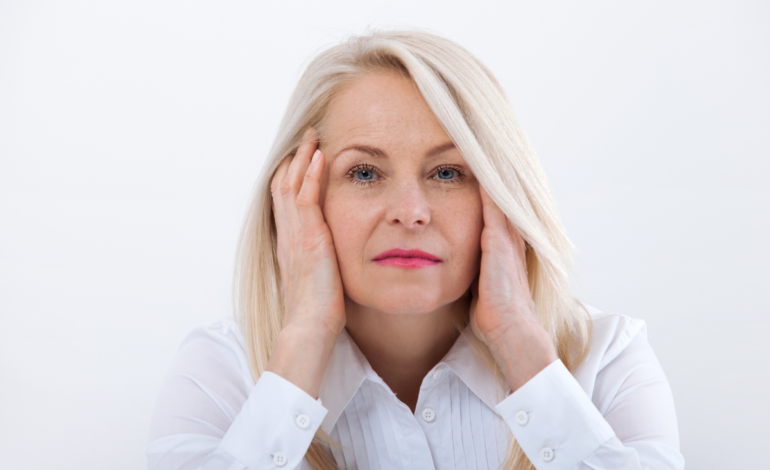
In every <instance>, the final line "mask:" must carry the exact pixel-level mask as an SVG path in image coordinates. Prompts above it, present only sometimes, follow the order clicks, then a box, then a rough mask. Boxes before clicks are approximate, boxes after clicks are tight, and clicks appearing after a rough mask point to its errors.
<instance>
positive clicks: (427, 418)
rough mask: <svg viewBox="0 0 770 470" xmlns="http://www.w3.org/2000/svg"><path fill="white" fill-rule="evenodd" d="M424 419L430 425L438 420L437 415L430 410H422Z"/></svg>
mask: <svg viewBox="0 0 770 470" xmlns="http://www.w3.org/2000/svg"><path fill="white" fill-rule="evenodd" d="M422 419H424V420H425V421H427V422H429V423H430V422H431V421H433V420H434V419H436V413H434V412H433V410H432V409H430V408H425V409H424V410H422Z"/></svg>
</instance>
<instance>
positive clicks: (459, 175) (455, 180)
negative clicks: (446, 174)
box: [345, 163, 465, 186]
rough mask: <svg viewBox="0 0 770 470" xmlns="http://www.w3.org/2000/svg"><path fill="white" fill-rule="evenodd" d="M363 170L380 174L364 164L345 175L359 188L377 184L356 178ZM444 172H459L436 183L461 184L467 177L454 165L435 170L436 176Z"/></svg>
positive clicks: (375, 169)
mask: <svg viewBox="0 0 770 470" xmlns="http://www.w3.org/2000/svg"><path fill="white" fill-rule="evenodd" d="M361 170H366V171H371V172H374V173H378V172H379V170H377V168H375V167H373V166H372V165H369V164H368V163H362V164H359V165H356V166H354V167H353V168H351V169H350V170H349V171H348V172H347V174H346V175H345V177H346V178H349V179H350V180H351V181H352V182H353V183H354V184H357V185H359V186H371V185H372V184H374V183H376V182H377V180H374V179H372V180H359V179H356V178H355V175H356V173H358V172H359V171H361ZM443 170H452V171H455V172H457V176H455V177H454V178H452V179H449V180H444V179H436V181H439V182H441V183H459V182H460V181H461V180H462V179H463V177H465V173H463V171H462V170H461V169H460V168H459V167H456V166H454V165H440V166H438V167H437V168H436V169H435V170H433V172H434V175H435V174H438V172H440V171H443Z"/></svg>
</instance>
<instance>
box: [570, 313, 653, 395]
mask: <svg viewBox="0 0 770 470" xmlns="http://www.w3.org/2000/svg"><path fill="white" fill-rule="evenodd" d="M583 305H584V306H585V307H586V312H585V314H586V315H587V316H590V323H591V327H592V333H591V349H590V351H589V353H588V355H587V356H586V358H585V360H584V361H583V362H581V363H580V364H579V365H578V366H577V367H575V368H574V370H573V371H572V375H573V376H574V377H575V378H576V379H577V381H578V382H579V383H580V385H581V387H582V388H583V389H584V390H585V391H586V392H587V393H588V395H589V396H590V395H591V394H592V392H593V391H594V386H595V383H596V380H597V377H598V376H602V375H606V373H607V372H612V376H615V375H617V374H616V372H617V371H615V369H617V368H618V367H619V366H621V367H623V368H626V367H628V366H629V364H628V363H627V361H621V360H619V358H623V357H625V356H628V355H629V353H630V352H632V351H635V350H638V348H639V347H640V346H642V347H643V348H646V349H648V350H650V349H649V344H648V343H647V324H646V323H645V321H644V320H642V319H640V318H634V317H631V316H629V315H624V314H621V313H612V312H605V311H602V310H599V309H598V308H596V307H593V306H590V305H587V304H583ZM650 352H651V350H650ZM650 359H654V358H650V357H647V356H645V357H643V358H640V360H645V361H647V360H650Z"/></svg>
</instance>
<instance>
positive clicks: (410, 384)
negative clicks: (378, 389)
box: [345, 296, 470, 412]
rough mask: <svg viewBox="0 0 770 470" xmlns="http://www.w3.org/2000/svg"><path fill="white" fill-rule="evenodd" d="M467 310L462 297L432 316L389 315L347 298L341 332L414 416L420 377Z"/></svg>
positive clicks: (452, 336)
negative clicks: (343, 330) (346, 335)
mask: <svg viewBox="0 0 770 470" xmlns="http://www.w3.org/2000/svg"><path fill="white" fill-rule="evenodd" d="M469 307H470V301H469V298H468V297H467V296H463V297H461V298H460V299H458V300H456V301H455V302H452V303H450V304H447V305H444V306H442V307H440V308H438V309H437V310H435V311H433V312H429V313H420V314H393V313H386V312H382V311H381V310H377V309H373V308H370V307H365V306H363V305H360V304H357V303H355V302H353V301H352V300H351V299H350V298H348V297H347V296H346V297H345V315H346V325H345V328H346V329H347V330H348V333H349V334H350V336H351V338H353V341H355V343H356V345H357V346H358V348H359V349H360V350H361V352H362V353H363V355H364V356H365V357H366V359H367V360H368V361H369V364H370V365H371V366H372V369H373V370H374V371H375V372H376V373H377V375H379V376H380V377H381V378H382V380H383V381H384V382H385V383H386V384H388V386H389V387H390V389H391V390H392V391H393V392H394V393H396V396H397V397H398V398H399V399H400V400H401V401H402V402H404V403H405V404H406V405H407V406H409V408H410V409H411V410H412V412H414V410H415V407H416V406H417V398H418V395H419V392H420V385H421V384H422V380H423V378H424V377H425V375H426V374H427V373H428V372H429V371H430V370H431V369H432V368H433V367H434V366H435V365H436V364H438V363H439V361H441V359H442V358H443V357H444V356H445V355H446V353H447V352H449V350H450V349H451V348H452V345H453V344H454V343H455V341H456V340H457V337H458V336H459V334H460V331H459V330H458V325H459V326H464V325H463V324H462V321H463V319H465V318H467V312H468V309H469Z"/></svg>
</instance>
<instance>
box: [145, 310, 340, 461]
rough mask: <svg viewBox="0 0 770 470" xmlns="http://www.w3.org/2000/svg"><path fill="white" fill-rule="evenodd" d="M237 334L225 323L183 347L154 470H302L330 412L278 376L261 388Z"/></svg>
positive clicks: (267, 377)
mask: <svg viewBox="0 0 770 470" xmlns="http://www.w3.org/2000/svg"><path fill="white" fill-rule="evenodd" d="M234 335H235V332H234V331H233V329H232V328H228V326H227V323H224V322H222V323H215V324H212V325H209V326H206V327H199V328H196V329H195V330H193V331H192V332H191V333H190V334H189V335H188V336H187V338H185V340H184V341H183V343H182V346H181V347H180V349H179V352H178V353H177V355H176V357H175V359H174V363H173V364H172V367H171V370H170V371H169V374H168V375H167V377H166V380H165V382H164V384H163V386H162V388H161V392H160V395H159V398H158V401H157V403H156V406H155V411H154V415H153V420H152V425H151V427H150V443H149V445H148V447H147V459H148V468H149V469H150V470H172V469H173V470H196V469H200V470H244V469H247V468H248V469H263V468H264V469H281V470H288V469H295V468H300V464H301V462H302V460H303V458H304V456H305V453H306V452H307V449H308V447H309V446H310V443H311V441H312V439H313V436H314V435H315V432H316V430H317V429H318V428H319V427H320V426H321V422H322V421H323V419H324V417H325V416H326V413H327V410H326V408H324V407H323V406H322V404H321V403H320V401H319V400H315V399H313V398H312V397H311V396H310V395H308V394H307V393H305V392H304V391H303V390H302V389H300V388H299V387H297V386H295V385H294V384H292V383H291V382H289V381H287V380H285V379H283V378H282V377H280V376H278V375H276V374H274V373H272V372H264V373H263V374H262V376H261V377H260V378H259V380H258V381H257V383H256V384H254V383H253V379H251V375H250V373H249V369H248V360H247V358H246V357H245V354H243V351H242V349H240V348H239V347H238V343H237V341H236V339H235V336H234Z"/></svg>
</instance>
